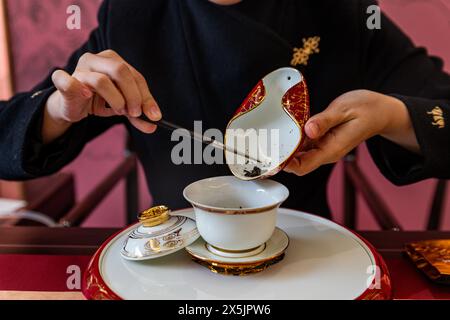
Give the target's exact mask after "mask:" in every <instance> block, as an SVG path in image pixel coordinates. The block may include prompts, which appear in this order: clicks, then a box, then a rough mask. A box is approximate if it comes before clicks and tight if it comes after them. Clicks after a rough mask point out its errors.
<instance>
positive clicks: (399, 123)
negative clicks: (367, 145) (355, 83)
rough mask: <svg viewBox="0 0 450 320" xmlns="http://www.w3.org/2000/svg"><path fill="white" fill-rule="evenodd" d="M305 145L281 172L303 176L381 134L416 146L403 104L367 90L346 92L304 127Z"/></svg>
mask: <svg viewBox="0 0 450 320" xmlns="http://www.w3.org/2000/svg"><path fill="white" fill-rule="evenodd" d="M305 132H306V135H307V141H306V144H305V146H304V148H303V150H302V152H299V153H297V154H296V155H295V157H294V159H293V160H292V161H291V162H290V163H289V165H288V166H287V167H286V169H285V171H287V172H290V173H294V174H296V175H298V176H304V175H306V174H308V173H311V172H312V171H314V170H316V169H317V168H319V167H320V166H322V165H325V164H331V163H335V162H338V161H339V160H340V159H342V158H343V157H345V156H346V155H347V154H348V153H349V152H350V151H351V150H353V149H354V148H356V147H357V146H358V145H359V144H361V143H362V142H364V141H365V140H367V139H369V138H371V137H373V136H376V135H382V136H383V137H385V138H387V139H390V140H391V141H393V142H396V143H398V144H399V145H401V146H403V147H405V148H407V149H410V150H412V151H415V152H420V147H419V144H418V142H417V138H416V135H415V133H414V130H413V127H412V124H411V119H410V117H409V113H408V110H407V108H406V106H405V104H404V103H403V102H402V101H400V100H398V99H396V98H393V97H391V96H386V95H383V94H379V93H376V92H372V91H367V90H356V91H351V92H348V93H346V94H344V95H342V96H340V97H338V98H337V99H336V100H334V101H333V102H332V103H331V104H330V106H329V107H328V108H327V109H326V110H325V111H323V112H322V113H319V114H317V115H315V116H314V117H312V118H311V119H310V120H309V121H308V122H307V124H306V126H305Z"/></svg>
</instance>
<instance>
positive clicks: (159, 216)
mask: <svg viewBox="0 0 450 320" xmlns="http://www.w3.org/2000/svg"><path fill="white" fill-rule="evenodd" d="M169 214H170V209H169V208H167V207H166V206H158V207H153V208H150V209H148V210H145V211H143V212H141V213H140V214H139V216H138V219H139V222H141V223H142V224H143V225H144V227H155V226H159V225H160V224H163V223H164V222H166V221H167V220H169V218H170V215H169Z"/></svg>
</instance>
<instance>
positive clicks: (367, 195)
mask: <svg viewBox="0 0 450 320" xmlns="http://www.w3.org/2000/svg"><path fill="white" fill-rule="evenodd" d="M343 185H344V224H345V225H346V226H347V227H349V228H351V229H356V222H357V214H358V212H357V203H356V195H357V194H358V193H359V194H360V195H361V196H362V198H363V199H364V201H366V203H367V205H368V207H369V208H370V210H371V213H372V215H373V217H374V218H375V220H376V222H377V223H378V225H379V226H380V228H381V229H383V230H393V231H401V230H402V227H401V224H400V222H399V221H398V220H397V219H396V218H395V216H394V215H393V214H392V212H391V211H390V210H389V208H388V207H387V205H386V203H385V202H384V200H383V199H382V197H381V196H380V194H379V193H378V192H377V191H376V190H375V188H374V187H373V186H372V185H371V184H370V182H369V180H368V179H367V177H366V176H365V175H364V173H363V172H362V171H361V169H360V167H359V165H358V162H357V151H356V150H355V151H353V152H352V153H351V154H349V155H348V156H347V157H346V158H345V159H344V181H343ZM446 187H447V181H446V180H438V181H437V184H436V189H435V192H434V196H433V202H432V206H431V208H430V211H429V214H428V224H427V229H428V230H438V229H439V227H440V224H441V222H442V218H443V206H444V202H445V193H446Z"/></svg>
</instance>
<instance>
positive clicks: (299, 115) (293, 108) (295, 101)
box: [282, 80, 309, 128]
mask: <svg viewBox="0 0 450 320" xmlns="http://www.w3.org/2000/svg"><path fill="white" fill-rule="evenodd" d="M282 103H283V108H284V110H285V111H286V112H287V113H288V114H289V115H290V116H291V117H292V118H294V119H295V121H297V123H298V124H299V125H300V127H301V128H303V126H304V125H305V124H306V122H307V121H308V119H309V93H308V86H307V85H306V82H305V80H303V81H302V82H300V83H298V84H296V85H295V86H293V87H292V88H291V89H289V90H288V92H286V94H285V95H284V97H283V101H282Z"/></svg>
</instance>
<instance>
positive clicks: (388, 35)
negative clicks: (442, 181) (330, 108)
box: [360, 0, 450, 185]
mask: <svg viewBox="0 0 450 320" xmlns="http://www.w3.org/2000/svg"><path fill="white" fill-rule="evenodd" d="M360 4H361V8H360V10H361V16H362V17H363V19H361V20H362V21H361V23H362V24H363V31H362V38H361V39H362V41H361V42H362V43H363V48H362V52H363V55H362V60H361V62H362V65H361V69H362V74H363V81H364V83H363V87H364V88H366V89H369V90H373V91H377V92H380V93H384V94H388V95H392V96H394V97H396V98H398V99H400V100H401V101H403V102H404V103H405V105H406V106H407V108H408V111H409V114H410V116H411V120H412V124H413V127H414V130H415V133H416V136H417V139H418V142H419V145H420V148H421V151H422V155H417V154H414V153H412V152H409V151H407V150H405V149H403V148H402V147H400V146H398V145H396V144H395V143H392V142H390V141H388V140H386V139H383V138H382V137H375V138H373V139H370V140H369V141H368V142H367V145H368V147H369V151H370V153H371V155H372V157H373V159H374V161H375V163H376V164H377V166H378V167H379V168H380V170H381V172H382V173H383V174H384V175H385V176H386V177H387V178H388V179H389V180H391V181H392V182H393V183H395V184H398V185H404V184H410V183H414V182H417V181H420V180H423V179H427V178H432V177H435V178H450V123H447V122H448V121H450V76H449V75H448V74H446V73H445V72H444V71H443V63H442V61H441V60H440V59H438V58H434V57H430V56H429V55H428V54H427V51H426V50H425V49H423V48H417V47H415V46H414V45H413V43H412V41H411V40H410V39H409V38H408V37H407V36H406V35H405V34H404V33H403V32H402V31H401V30H400V29H399V28H398V27H397V26H396V25H395V24H394V23H393V22H392V21H390V20H389V19H388V18H387V17H386V16H385V15H382V19H381V29H374V30H369V28H366V21H367V17H368V14H367V7H368V6H369V5H375V4H376V2H375V1H372V0H364V1H361V2H360Z"/></svg>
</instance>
